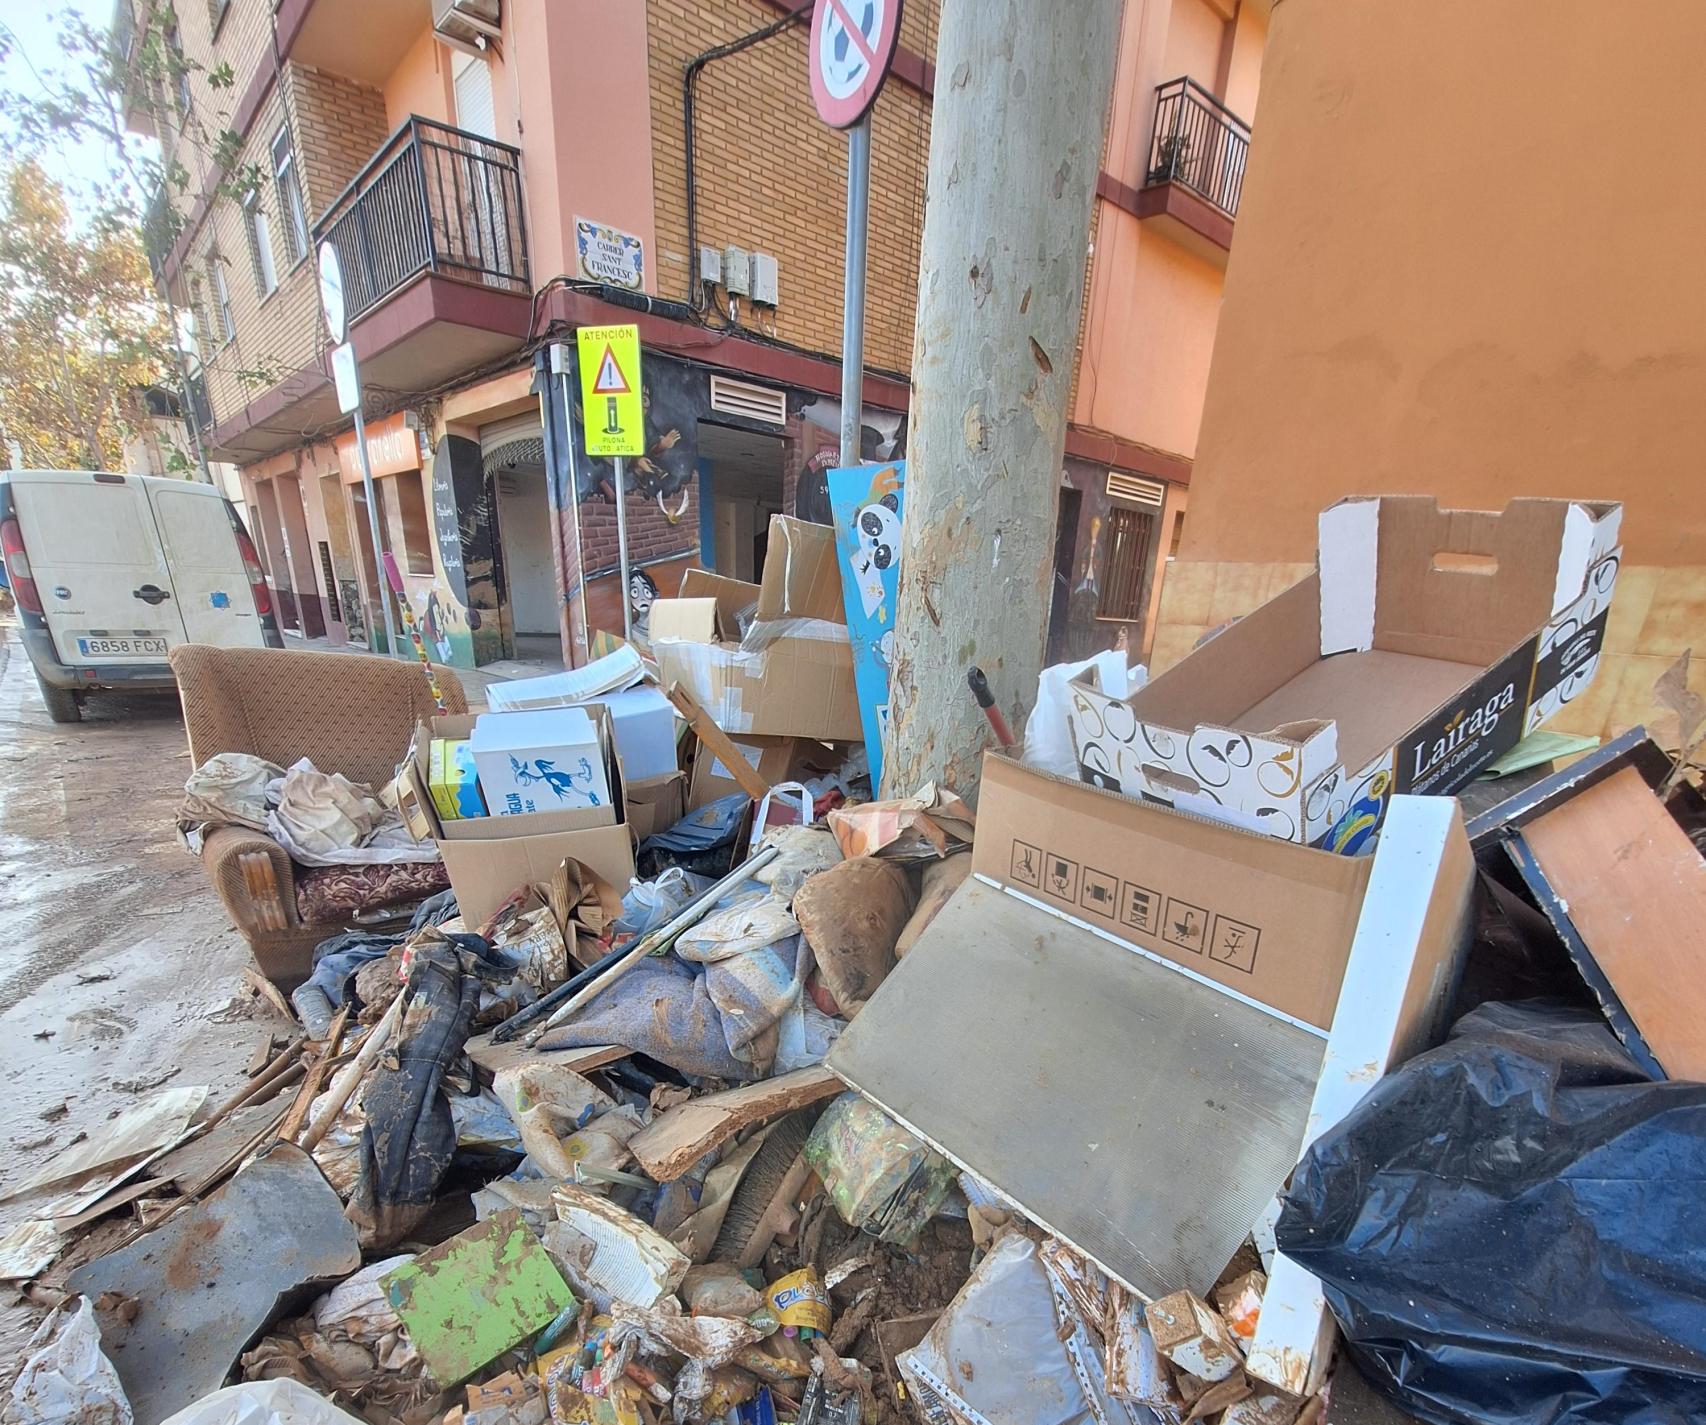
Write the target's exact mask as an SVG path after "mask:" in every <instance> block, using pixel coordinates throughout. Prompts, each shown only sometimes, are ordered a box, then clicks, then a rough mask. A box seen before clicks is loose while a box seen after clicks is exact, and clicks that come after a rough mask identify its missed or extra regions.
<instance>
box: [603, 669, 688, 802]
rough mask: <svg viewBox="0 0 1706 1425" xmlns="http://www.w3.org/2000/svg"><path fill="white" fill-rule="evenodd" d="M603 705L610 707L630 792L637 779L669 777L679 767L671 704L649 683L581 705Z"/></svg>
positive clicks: (617, 746)
mask: <svg viewBox="0 0 1706 1425" xmlns="http://www.w3.org/2000/svg"><path fill="white" fill-rule="evenodd" d="M593 703H599V704H602V705H603V706H604V707H606V708H608V709H609V710H610V720H611V724H612V726H613V727H614V728H615V730H616V750H617V751H618V752H620V753H621V754H622V771H623V772H624V774H626V776H627V778H628V785H629V791H630V794H632V790H633V788H634V786H635V785H636V784H638V783H640V782H650V781H653V780H655V779H657V778H660V777H669V776H671V775H672V774H674V773H676V772H678V771H680V770H681V754H680V744H679V740H678V737H677V725H678V724H677V720H676V712H675V707H674V705H673V704H672V703H671V702H670V700H669V699H668V698H667V697H665V696H664V695H663V693H662V692H661V691H660V690H659V689H657V688H655V687H652V686H650V685H646V686H643V687H638V688H629V689H627V690H626V691H625V692H620V693H601V694H600V695H599V696H598V697H596V698H588V699H587V700H586V702H585V703H583V704H581V706H590V705H591V704H593Z"/></svg>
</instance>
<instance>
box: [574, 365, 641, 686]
mask: <svg viewBox="0 0 1706 1425" xmlns="http://www.w3.org/2000/svg"><path fill="white" fill-rule="evenodd" d="M563 351H564V356H563V359H562V361H561V365H562V370H560V371H559V372H558V373H557V377H558V380H560V381H561V382H562V386H563V468H564V469H565V470H567V471H568V475H569V512H570V518H571V519H572V520H573V521H574V528H575V587H574V588H573V589H571V590H570V591H569V601H570V602H569V637H570V639H571V641H578V643H579V644H580V660H581V662H582V663H587V662H590V661H591V659H592V647H591V645H590V644H589V643H588V642H587V619H586V557H585V554H584V552H583V551H582V549H581V479H580V469H579V467H578V465H577V464H576V461H575V403H574V397H573V396H572V394H571V393H570V391H569V363H568V360H567V348H563ZM577 599H578V600H579V601H580V617H579V619H578V620H577V619H576V617H575V600H577ZM627 601H628V591H627V590H626V589H624V590H623V591H622V602H623V606H624V607H626V605H627ZM572 651H573V650H571V652H572ZM569 661H570V665H571V666H573V664H574V660H573V659H572V658H571V659H570V660H569Z"/></svg>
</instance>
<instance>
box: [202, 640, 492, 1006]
mask: <svg viewBox="0 0 1706 1425" xmlns="http://www.w3.org/2000/svg"><path fill="white" fill-rule="evenodd" d="M171 663H172V671H173V672H174V673H175V674H176V675H177V680H178V692H179V695H180V696H181V697H182V699H183V705H184V727H185V729H186V730H187V731H188V733H189V742H190V762H191V765H192V766H195V767H199V766H201V765H202V763H204V762H205V761H207V759H208V758H210V757H213V756H216V755H217V754H219V753H221V752H246V753H249V754H251V755H253V756H256V757H264V758H266V760H267V761H269V762H275V763H277V764H278V765H279V766H281V767H288V766H289V765H290V764H291V763H292V762H295V761H296V760H297V759H298V758H301V757H307V758H308V759H309V760H311V761H312V762H313V763H314V765H315V766H316V767H318V768H319V769H320V770H321V771H322V772H341V773H343V775H344V776H346V777H348V778H349V779H350V780H351V781H352V782H366V783H367V784H368V785H370V786H371V787H372V788H373V789H374V791H375V792H378V791H379V790H381V789H382V788H383V787H384V786H385V785H386V783H388V782H389V781H390V780H391V778H392V777H393V775H394V774H395V773H396V769H397V764H398V763H400V762H401V761H402V760H403V757H404V756H405V754H406V753H407V751H408V748H409V739H410V738H411V737H412V736H413V734H414V730H415V724H416V723H417V722H420V721H424V720H426V719H429V718H431V717H432V716H433V715H434V713H435V712H436V711H437V709H436V707H435V706H434V703H433V698H432V693H431V692H430V691H429V690H428V687H427V680H426V674H425V671H424V670H423V669H422V668H421V667H420V665H419V664H417V663H404V662H401V661H397V660H393V659H387V658H371V657H367V656H364V655H361V654H353V653H309V652H302V651H296V650H290V649H275V648H215V647H213V646H211V645H209V644H199V643H192V644H183V645H181V646H180V647H177V648H174V649H173V650H172V652H171ZM437 679H438V685H439V687H440V688H441V689H442V690H443V693H444V699H445V704H446V707H447V709H448V710H449V711H450V712H452V713H465V712H467V710H468V701H467V696H466V694H465V693H464V692H463V690H462V684H461V683H460V682H458V681H457V679H456V676H455V674H454V673H453V672H452V671H451V670H450V669H448V668H440V669H438V670H437ZM201 861H202V865H203V866H204V867H205V868H206V870H207V874H208V878H209V879H210V880H211V881H212V882H213V887H214V890H215V891H217V892H218V894H219V898H220V900H221V901H223V902H224V903H225V909H226V912H227V913H228V914H229V915H230V917H231V920H232V923H233V924H234V925H235V926H236V927H237V929H238V930H239V931H240V932H241V933H242V935H243V937H244V938H245V939H246V940H247V941H248V942H249V948H250V950H251V951H253V953H254V956H255V960H256V962H257V964H259V966H260V968H261V972H262V973H263V974H265V975H266V976H267V977H268V978H269V979H271V980H273V981H274V982H275V983H277V984H278V985H280V986H281V987H282V988H284V989H287V990H288V989H291V988H294V987H295V986H296V985H297V984H299V983H300V982H301V981H302V980H304V979H306V978H307V976H308V973H309V971H310V969H311V968H312V956H313V951H314V947H315V946H316V945H317V944H319V942H320V941H322V940H324V939H326V938H327V937H328V936H331V935H335V934H337V933H338V931H339V930H341V929H343V928H344V922H341V921H334V922H331V923H321V924H314V923H309V922H307V921H305V920H304V919H303V917H302V915H301V914H300V913H299V910H298V897H297V878H298V876H299V875H300V874H301V869H300V868H298V867H297V866H296V865H295V864H294V863H293V862H292V861H291V859H290V855H289V853H288V852H286V851H285V849H284V848H283V847H282V846H280V845H279V844H278V843H277V842H276V841H274V840H273V839H272V837H270V836H268V835H267V833H266V832H264V831H254V830H251V829H249V828H248V827H243V826H221V827H218V828H216V829H214V830H212V831H210V832H209V833H208V835H207V837H206V841H205V843H204V845H203V848H202V856H201ZM310 874H313V873H310Z"/></svg>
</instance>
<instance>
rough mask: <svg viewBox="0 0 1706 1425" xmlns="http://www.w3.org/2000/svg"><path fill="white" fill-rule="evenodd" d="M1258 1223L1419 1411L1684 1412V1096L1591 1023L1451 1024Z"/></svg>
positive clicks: (1699, 1117)
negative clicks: (1267, 1227) (1316, 1281)
mask: <svg viewBox="0 0 1706 1425" xmlns="http://www.w3.org/2000/svg"><path fill="white" fill-rule="evenodd" d="M1277 1232H1278V1239H1279V1245H1280V1248H1281V1250H1283V1251H1284V1252H1286V1253H1287V1254H1288V1255H1289V1256H1291V1257H1292V1258H1293V1259H1294V1260H1296V1261H1297V1262H1298V1263H1300V1264H1301V1265H1302V1266H1304V1267H1306V1268H1308V1270H1310V1271H1311V1272H1313V1273H1315V1275H1316V1276H1318V1277H1319V1278H1320V1279H1321V1280H1322V1282H1323V1283H1324V1285H1325V1287H1326V1295H1327V1301H1328V1303H1329V1305H1330V1306H1331V1307H1332V1310H1333V1314H1334V1315H1335V1316H1336V1317H1337V1318H1338V1320H1339V1324H1340V1326H1341V1327H1342V1328H1343V1330H1344V1333H1345V1336H1346V1339H1347V1340H1348V1341H1349V1342H1350V1344H1351V1348H1352V1350H1353V1351H1354V1352H1355V1353H1356V1355H1357V1357H1358V1360H1359V1363H1360V1364H1361V1365H1362V1366H1363V1368H1364V1370H1365V1371H1366V1372H1367V1373H1368V1375H1369V1377H1370V1379H1371V1380H1372V1381H1374V1383H1375V1384H1376V1385H1378V1386H1379V1387H1380V1388H1381V1389H1383V1390H1385V1391H1386V1392H1387V1393H1388V1394H1389V1395H1391V1396H1392V1398H1393V1399H1394V1400H1396V1401H1397V1402H1398V1404H1400V1405H1401V1406H1403V1407H1404V1408H1405V1409H1406V1410H1408V1411H1410V1412H1411V1413H1412V1414H1414V1415H1418V1416H1420V1417H1421V1418H1423V1419H1424V1420H1429V1421H1436V1422H1447V1421H1449V1422H1454V1425H1455V1422H1460V1421H1461V1422H1469V1421H1474V1422H1487V1425H1519V1422H1520V1425H1611V1422H1618V1425H1637V1422H1638V1425H1673V1422H1674V1425H1683V1422H1685V1421H1701V1420H1706V1084H1696V1083H1678V1082H1670V1083H1654V1082H1652V1081H1650V1080H1648V1079H1647V1078H1646V1077H1645V1076H1644V1075H1643V1074H1642V1073H1641V1071H1640V1069H1638V1068H1637V1067H1636V1065H1635V1063H1634V1061H1633V1060H1632V1059H1630V1058H1629V1056H1628V1055H1627V1054H1626V1053H1625V1052H1624V1051H1623V1049H1622V1047H1621V1046H1620V1045H1619V1044H1618V1042H1617V1040H1616V1039H1615V1038H1614V1037H1613V1036H1612V1034H1611V1032H1610V1030H1609V1029H1607V1028H1606V1027H1605V1024H1604V1021H1603V1020H1601V1019H1600V1018H1599V1017H1598V1016H1596V1015H1591V1014H1587V1013H1584V1012H1582V1011H1580V1010H1576V1009H1566V1008H1562V1007H1555V1006H1542V1005H1537V1004H1497V1003H1495V1004H1487V1005H1483V1006H1481V1008H1479V1009H1477V1010H1475V1011H1474V1012H1473V1013H1471V1014H1469V1015H1466V1016H1465V1017H1464V1018H1463V1019H1462V1020H1460V1021H1459V1022H1458V1024H1457V1026H1456V1027H1455V1029H1454V1030H1453V1032H1452V1037H1451V1039H1450V1041H1449V1042H1448V1043H1447V1044H1445V1045H1444V1046H1442V1047H1441V1048H1439V1049H1435V1050H1433V1051H1431V1052H1429V1053H1426V1054H1423V1055H1421V1056H1419V1057H1418V1058H1415V1059H1413V1060H1411V1061H1410V1062H1409V1063H1407V1064H1405V1065H1404V1066H1403V1067H1401V1068H1399V1069H1398V1070H1396V1071H1395V1072H1394V1073H1392V1074H1391V1075H1390V1076H1388V1077H1387V1078H1385V1079H1383V1080H1382V1081H1381V1082H1380V1083H1378V1084H1377V1085H1376V1086H1375V1088H1374V1090H1373V1091H1372V1092H1371V1093H1370V1094H1369V1095H1368V1097H1367V1098H1365V1099H1364V1100H1363V1101H1362V1103H1361V1104H1359V1105H1358V1107H1357V1108H1356V1110H1355V1111H1354V1112H1352V1113H1351V1114H1350V1116H1349V1117H1348V1118H1346V1119H1345V1120H1344V1121H1343V1122H1342V1123H1340V1124H1339V1125H1338V1127H1336V1128H1334V1129H1332V1130H1330V1131H1329V1132H1328V1133H1326V1134H1324V1135H1323V1136H1322V1138H1321V1139H1320V1140H1319V1141H1318V1142H1317V1143H1315V1145H1314V1146H1313V1147H1312V1148H1311V1149H1310V1150H1309V1152H1308V1154H1307V1155H1306V1156H1305V1157H1304V1160H1303V1162H1302V1163H1301V1164H1299V1166H1298V1168H1297V1170H1296V1172H1295V1173H1294V1174H1293V1177H1292V1185H1291V1188H1290V1190H1289V1191H1288V1192H1287V1193H1286V1195H1285V1201H1284V1211H1283V1213H1282V1215H1281V1217H1280V1220H1279V1224H1278V1229H1277Z"/></svg>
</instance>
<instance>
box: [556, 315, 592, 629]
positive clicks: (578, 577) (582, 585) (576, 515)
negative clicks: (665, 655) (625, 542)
mask: <svg viewBox="0 0 1706 1425" xmlns="http://www.w3.org/2000/svg"><path fill="white" fill-rule="evenodd" d="M558 350H560V351H563V352H565V354H566V352H567V348H564V347H559V348H558ZM557 376H558V379H559V380H560V381H561V382H562V386H563V441H564V443H565V446H566V449H565V450H564V455H565V457H566V459H565V460H564V464H565V465H566V466H567V467H568V472H569V512H570V514H569V517H570V518H571V519H572V520H573V521H574V525H575V586H574V588H573V589H571V590H569V629H570V631H571V632H572V633H573V635H574V637H575V639H576V641H577V642H578V644H579V646H580V658H581V662H582V663H587V662H590V661H591V659H592V648H591V646H590V645H589V643H588V642H587V621H586V555H585V553H584V551H583V550H582V549H581V481H580V471H579V469H578V468H577V466H576V464H575V403H574V400H573V398H572V397H571V395H570V393H569V366H568V362H567V361H566V360H565V361H563V362H562V363H561V369H560V370H559V371H558V373H557ZM577 599H578V600H579V601H580V619H579V621H578V622H577V621H576V619H575V602H574V601H575V600H577Z"/></svg>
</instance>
